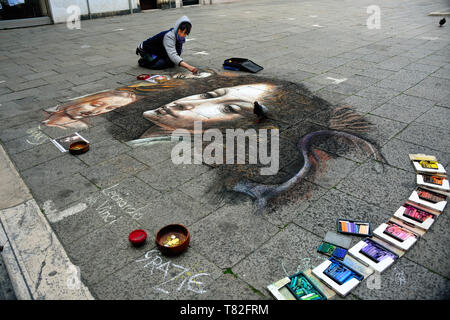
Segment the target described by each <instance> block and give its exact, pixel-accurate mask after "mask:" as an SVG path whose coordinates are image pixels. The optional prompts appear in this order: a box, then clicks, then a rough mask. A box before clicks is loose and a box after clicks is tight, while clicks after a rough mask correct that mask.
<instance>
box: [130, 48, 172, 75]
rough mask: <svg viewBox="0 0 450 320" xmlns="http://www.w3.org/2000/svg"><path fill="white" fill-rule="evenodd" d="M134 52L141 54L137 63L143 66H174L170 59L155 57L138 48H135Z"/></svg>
mask: <svg viewBox="0 0 450 320" xmlns="http://www.w3.org/2000/svg"><path fill="white" fill-rule="evenodd" d="M136 54H137V55H140V56H141V58H140V59H139V61H138V63H139V65H140V66H141V67H143V68H148V69H154V70H161V69H166V68H171V67H173V66H174V64H173V62H172V61H170V60H166V59H164V58H160V57H157V56H155V55H152V54H150V53H146V52H145V51H142V50H140V49H139V48H137V49H136Z"/></svg>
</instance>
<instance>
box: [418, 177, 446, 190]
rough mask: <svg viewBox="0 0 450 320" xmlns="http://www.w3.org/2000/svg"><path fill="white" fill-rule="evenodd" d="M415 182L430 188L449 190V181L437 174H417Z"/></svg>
mask: <svg viewBox="0 0 450 320" xmlns="http://www.w3.org/2000/svg"><path fill="white" fill-rule="evenodd" d="M416 182H417V184H418V185H419V186H424V187H429V188H432V189H437V190H443V191H450V183H449V182H448V180H447V178H446V177H444V176H439V175H428V174H418V175H417V178H416Z"/></svg>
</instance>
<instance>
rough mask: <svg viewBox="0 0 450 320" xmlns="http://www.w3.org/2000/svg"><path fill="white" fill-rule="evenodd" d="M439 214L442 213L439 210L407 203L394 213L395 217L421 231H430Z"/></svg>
mask: <svg viewBox="0 0 450 320" xmlns="http://www.w3.org/2000/svg"><path fill="white" fill-rule="evenodd" d="M439 214H440V212H439V211H437V210H433V209H430V208H427V207H424V206H421V205H420V204H418V203H414V202H411V201H406V202H405V203H404V204H403V205H402V206H401V207H400V208H399V209H398V210H397V211H396V212H395V213H394V217H397V218H399V219H401V220H403V221H406V222H408V223H409V224H411V225H414V226H417V227H419V228H421V229H424V230H428V229H430V227H431V225H432V224H433V223H434V221H435V220H436V217H438V216H439Z"/></svg>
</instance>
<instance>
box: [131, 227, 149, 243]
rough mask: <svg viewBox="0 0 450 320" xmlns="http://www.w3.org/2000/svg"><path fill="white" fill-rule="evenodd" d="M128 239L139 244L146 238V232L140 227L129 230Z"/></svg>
mask: <svg viewBox="0 0 450 320" xmlns="http://www.w3.org/2000/svg"><path fill="white" fill-rule="evenodd" d="M128 239H129V240H130V242H131V243H132V244H133V245H135V246H138V245H141V244H143V243H144V242H145V240H147V233H146V232H145V231H144V230H142V229H137V230H133V231H131V232H130V234H129V236H128Z"/></svg>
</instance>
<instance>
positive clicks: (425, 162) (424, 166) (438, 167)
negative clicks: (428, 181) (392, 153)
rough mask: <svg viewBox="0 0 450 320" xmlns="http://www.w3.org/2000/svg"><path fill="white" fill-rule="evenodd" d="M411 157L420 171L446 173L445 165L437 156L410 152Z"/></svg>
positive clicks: (417, 170)
mask: <svg viewBox="0 0 450 320" xmlns="http://www.w3.org/2000/svg"><path fill="white" fill-rule="evenodd" d="M409 159H410V160H411V162H412V164H413V166H414V169H416V172H418V173H428V174H446V171H445V168H444V166H443V165H442V164H440V163H439V162H438V161H437V159H436V157H435V156H430V155H425V154H410V155H409Z"/></svg>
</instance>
